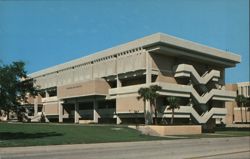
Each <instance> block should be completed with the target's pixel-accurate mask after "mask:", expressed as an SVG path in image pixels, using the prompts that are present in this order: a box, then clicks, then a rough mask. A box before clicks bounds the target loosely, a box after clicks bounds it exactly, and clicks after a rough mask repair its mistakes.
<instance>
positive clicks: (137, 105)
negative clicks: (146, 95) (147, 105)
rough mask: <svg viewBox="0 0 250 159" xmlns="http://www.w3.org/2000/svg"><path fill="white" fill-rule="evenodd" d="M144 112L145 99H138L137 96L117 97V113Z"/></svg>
mask: <svg viewBox="0 0 250 159" xmlns="http://www.w3.org/2000/svg"><path fill="white" fill-rule="evenodd" d="M138 110H139V111H140V112H144V103H143V100H142V99H141V100H137V98H136V96H128V97H118V98H117V99H116V113H134V111H138Z"/></svg>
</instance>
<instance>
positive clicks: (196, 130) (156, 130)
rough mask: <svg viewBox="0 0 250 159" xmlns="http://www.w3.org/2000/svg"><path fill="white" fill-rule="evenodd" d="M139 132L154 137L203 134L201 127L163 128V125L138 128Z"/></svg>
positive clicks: (174, 126)
mask: <svg viewBox="0 0 250 159" xmlns="http://www.w3.org/2000/svg"><path fill="white" fill-rule="evenodd" d="M136 129H137V130H139V131H141V132H142V133H143V134H147V135H153V136H166V135H194V134H201V133H202V128H201V125H173V126H165V125H164V126H161V125H145V126H137V127H136Z"/></svg>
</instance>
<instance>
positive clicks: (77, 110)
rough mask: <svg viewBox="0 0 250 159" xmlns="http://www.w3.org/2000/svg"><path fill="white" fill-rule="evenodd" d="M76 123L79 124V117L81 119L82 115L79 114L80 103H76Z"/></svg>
mask: <svg viewBox="0 0 250 159" xmlns="http://www.w3.org/2000/svg"><path fill="white" fill-rule="evenodd" d="M74 116H75V123H79V117H80V114H79V103H78V102H75V115H74Z"/></svg>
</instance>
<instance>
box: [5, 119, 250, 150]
mask: <svg viewBox="0 0 250 159" xmlns="http://www.w3.org/2000/svg"><path fill="white" fill-rule="evenodd" d="M236 136H250V131H249V130H228V129H226V130H218V131H216V132H215V133H204V134H201V135H181V136H176V137H175V136H171V137H153V136H148V135H142V134H141V133H140V132H138V131H136V130H134V129H130V128H127V127H126V126H116V125H74V124H40V123H33V124H32V123H0V147H11V146H36V145H60V144H82V143H104V142H125V141H148V140H170V139H172V140H173V139H182V138H183V137H184V138H185V139H191V138H215V137H236Z"/></svg>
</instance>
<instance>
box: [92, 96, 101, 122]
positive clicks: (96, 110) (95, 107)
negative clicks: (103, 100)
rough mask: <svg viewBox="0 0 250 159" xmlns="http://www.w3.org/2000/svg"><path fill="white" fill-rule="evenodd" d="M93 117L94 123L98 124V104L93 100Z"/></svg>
mask: <svg viewBox="0 0 250 159" xmlns="http://www.w3.org/2000/svg"><path fill="white" fill-rule="evenodd" d="M93 117H94V122H95V123H98V118H100V115H99V114H98V102H97V100H96V99H94V109H93Z"/></svg>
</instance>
